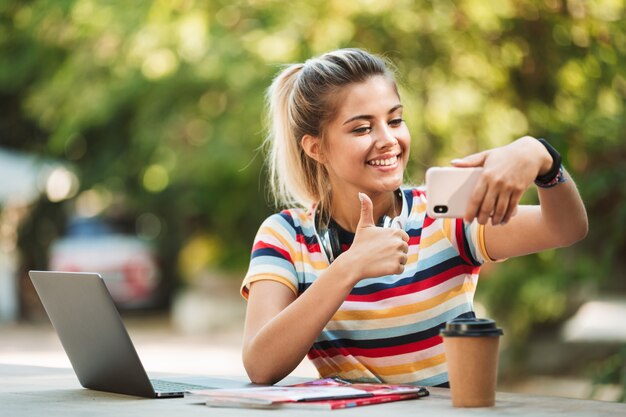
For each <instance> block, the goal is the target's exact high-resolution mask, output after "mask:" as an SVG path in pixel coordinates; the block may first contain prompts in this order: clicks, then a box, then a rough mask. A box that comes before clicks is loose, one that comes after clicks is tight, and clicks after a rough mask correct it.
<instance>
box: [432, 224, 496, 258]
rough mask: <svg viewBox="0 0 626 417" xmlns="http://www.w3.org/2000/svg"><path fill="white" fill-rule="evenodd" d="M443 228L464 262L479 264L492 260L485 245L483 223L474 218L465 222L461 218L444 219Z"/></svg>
mask: <svg viewBox="0 0 626 417" xmlns="http://www.w3.org/2000/svg"><path fill="white" fill-rule="evenodd" d="M443 229H444V233H445V234H446V236H447V237H448V240H450V242H451V243H452V244H453V245H454V246H455V247H456V248H457V250H458V252H459V255H460V256H461V258H462V259H463V260H464V261H465V263H467V264H469V265H474V266H480V265H482V264H483V263H485V262H494V260H493V259H491V257H490V256H489V254H488V253H487V249H486V246H485V226H484V225H482V224H479V223H478V222H477V221H476V220H474V221H473V222H471V223H467V222H465V221H463V219H444V220H443Z"/></svg>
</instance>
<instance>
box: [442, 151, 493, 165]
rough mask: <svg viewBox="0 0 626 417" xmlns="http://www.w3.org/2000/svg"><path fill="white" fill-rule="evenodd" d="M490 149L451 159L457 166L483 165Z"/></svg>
mask: <svg viewBox="0 0 626 417" xmlns="http://www.w3.org/2000/svg"><path fill="white" fill-rule="evenodd" d="M488 153H489V151H482V152H478V153H474V154H471V155H468V156H466V157H465V158H461V159H453V160H452V161H450V162H451V163H452V165H454V166H455V167H481V166H483V164H484V163H485V159H487V154H488Z"/></svg>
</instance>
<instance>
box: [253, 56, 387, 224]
mask: <svg viewBox="0 0 626 417" xmlns="http://www.w3.org/2000/svg"><path fill="white" fill-rule="evenodd" d="M376 75H382V76H385V77H388V78H389V79H391V80H393V75H392V73H391V71H390V70H389V69H388V68H387V66H386V62H385V61H384V60H383V59H382V58H379V57H376V56H374V55H371V54H369V53H367V52H365V51H362V50H360V49H341V50H337V51H333V52H329V53H327V54H324V55H322V56H320V57H318V58H312V59H309V60H307V61H306V62H305V63H304V64H292V65H289V66H287V67H286V68H285V69H284V70H282V71H281V72H280V73H279V74H278V76H276V78H275V79H274V81H273V82H272V85H271V86H270V88H269V90H268V92H267V96H266V102H267V107H268V111H267V115H268V125H269V126H268V136H267V138H266V140H265V145H266V146H267V147H268V156H267V163H268V169H269V182H270V191H271V194H272V197H273V200H274V201H273V202H274V204H275V205H276V206H277V207H280V206H296V207H303V208H307V209H308V208H311V207H312V205H314V204H317V207H318V209H320V210H321V212H322V217H323V218H325V219H328V218H329V216H330V214H329V208H330V195H331V193H330V181H329V178H328V172H327V171H326V168H325V166H324V165H323V164H321V163H319V162H317V161H316V160H315V159H313V158H311V157H309V156H308V155H307V154H306V153H305V152H304V149H303V148H302V145H301V140H302V138H303V137H304V136H305V135H312V136H315V137H318V138H319V139H320V140H321V149H322V151H323V150H324V149H325V146H326V145H325V140H324V128H325V125H326V124H327V123H328V122H329V121H330V120H331V118H332V117H333V115H334V114H335V111H336V106H337V103H336V100H333V98H334V97H333V96H334V94H333V93H336V92H337V91H338V90H339V89H340V88H342V87H344V86H346V85H349V84H352V83H358V82H363V81H365V80H366V79H367V78H369V77H372V76H376Z"/></svg>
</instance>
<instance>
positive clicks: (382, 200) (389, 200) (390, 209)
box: [330, 190, 402, 232]
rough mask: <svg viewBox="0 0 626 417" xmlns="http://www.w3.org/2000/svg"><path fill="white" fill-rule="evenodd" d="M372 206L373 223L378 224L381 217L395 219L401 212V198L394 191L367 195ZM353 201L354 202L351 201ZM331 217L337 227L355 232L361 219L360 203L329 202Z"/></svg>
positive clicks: (341, 199) (341, 200)
mask: <svg viewBox="0 0 626 417" xmlns="http://www.w3.org/2000/svg"><path fill="white" fill-rule="evenodd" d="M368 196H369V197H370V199H371V200H372V203H373V205H374V221H375V222H378V219H380V218H381V217H382V216H385V215H387V216H389V217H392V218H393V217H396V216H399V215H400V212H401V211H402V197H401V195H400V194H399V193H398V190H396V191H390V192H385V193H380V194H375V195H369V194H368ZM353 200H354V201H353ZM331 201H332V202H331V209H330V213H331V217H332V218H333V220H335V222H337V224H339V226H341V227H342V228H343V229H345V230H348V231H350V232H355V231H356V227H357V225H358V224H359V218H360V217H361V202H360V201H359V199H358V198H357V196H355V197H354V199H347V198H337V197H335V196H333V198H332V200H331Z"/></svg>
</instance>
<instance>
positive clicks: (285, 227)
mask: <svg viewBox="0 0 626 417" xmlns="http://www.w3.org/2000/svg"><path fill="white" fill-rule="evenodd" d="M288 216H289V215H288V214H287V213H285V212H283V213H280V214H274V215H272V216H270V217H268V218H267V219H266V220H265V221H264V222H263V224H261V227H260V228H259V231H258V232H257V234H256V237H255V238H254V245H253V246H252V254H251V256H250V265H249V267H248V272H247V273H246V276H245V278H244V280H243V283H242V285H241V290H240V291H241V295H242V296H243V297H244V298H245V299H248V293H249V291H250V284H252V283H253V282H255V281H261V280H271V281H276V282H280V283H282V284H284V285H286V286H287V287H289V289H290V290H291V291H293V293H294V294H295V295H296V296H297V295H298V290H297V289H298V277H297V273H296V268H295V266H294V262H293V259H294V254H295V247H296V243H297V242H296V240H295V231H294V229H293V226H292V224H290V222H289V221H288V219H287V217H288Z"/></svg>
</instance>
